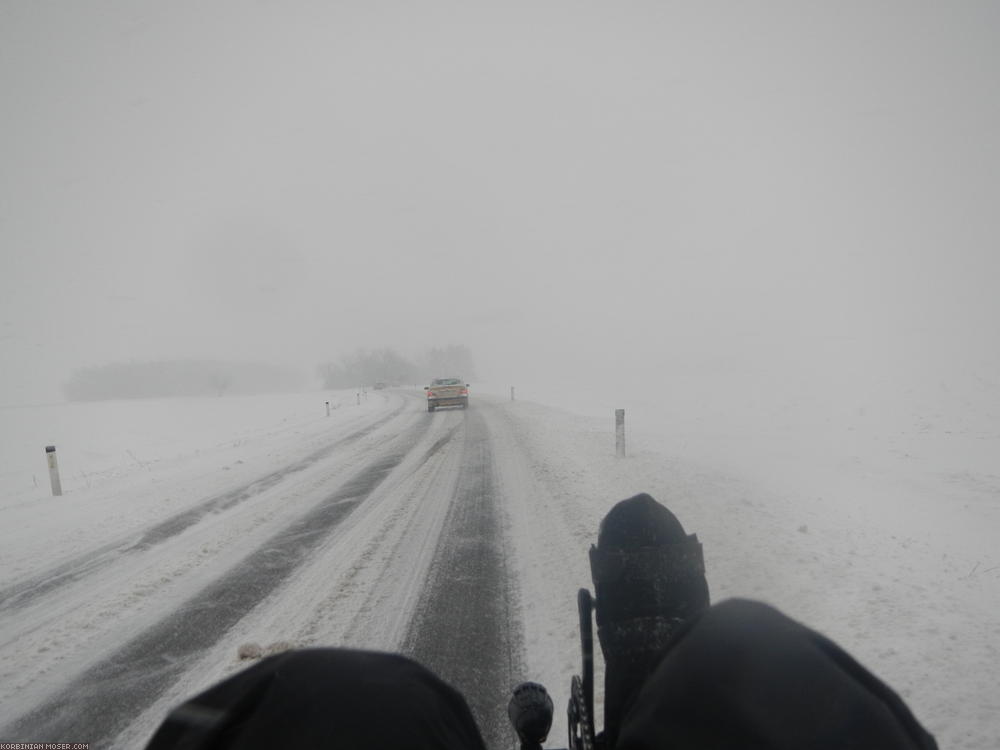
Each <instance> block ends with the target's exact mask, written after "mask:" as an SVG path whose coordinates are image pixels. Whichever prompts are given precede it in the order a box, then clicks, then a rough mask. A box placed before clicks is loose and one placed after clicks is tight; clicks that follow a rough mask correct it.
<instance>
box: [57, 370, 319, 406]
mask: <svg viewBox="0 0 1000 750" xmlns="http://www.w3.org/2000/svg"><path fill="white" fill-rule="evenodd" d="M302 386H303V378H302V376H301V374H299V373H295V372H293V371H291V370H287V369H285V368H283V367H278V366H276V365H268V364H255V363H232V362H214V361H206V360H167V361H159V362H127V363H118V364H108V365H102V366H99V367H88V368H84V369H82V370H77V371H75V372H74V373H73V374H72V375H71V376H70V378H69V380H68V381H67V382H66V383H65V384H64V385H63V392H64V393H65V395H66V397H67V398H68V399H69V400H70V401H103V400H109V399H128V398H160V397H169V396H222V395H225V394H227V393H241V394H250V393H273V392H281V391H293V390H298V389H300V388H301V387H302Z"/></svg>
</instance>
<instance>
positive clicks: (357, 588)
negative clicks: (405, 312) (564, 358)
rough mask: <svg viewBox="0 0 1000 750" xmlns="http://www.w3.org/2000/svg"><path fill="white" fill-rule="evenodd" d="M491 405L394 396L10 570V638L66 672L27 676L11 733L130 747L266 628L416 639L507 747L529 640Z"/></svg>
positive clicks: (3, 639)
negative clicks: (266, 468)
mask: <svg viewBox="0 0 1000 750" xmlns="http://www.w3.org/2000/svg"><path fill="white" fill-rule="evenodd" d="M490 411H491V409H490V407H488V406H486V405H477V407H476V408H473V409H470V410H468V411H461V410H450V411H442V412H440V413H436V414H427V413H426V412H425V411H423V409H422V403H421V402H420V400H419V398H418V397H414V396H411V395H396V396H395V397H394V398H393V401H392V404H391V405H390V404H387V407H386V409H385V410H384V411H382V412H377V413H376V414H375V415H374V417H373V419H372V421H371V422H370V423H369V424H366V425H365V426H363V427H362V428H360V429H356V430H354V431H353V432H351V433H349V434H347V435H345V436H342V437H337V438H336V439H334V440H332V441H330V442H329V443H327V444H324V445H322V446H321V447H319V448H317V449H315V450H313V451H312V452H311V453H309V455H307V456H306V457H305V458H302V459H300V460H297V461H295V462H293V463H290V464H288V465H286V466H284V467H281V468H279V469H276V470H274V471H272V472H269V473H268V474H266V475H264V476H261V477H259V478H255V479H254V480H253V481H251V482H249V483H246V484H241V485H239V486H236V487H233V488H231V489H228V490H226V491H224V492H222V493H219V494H216V495H213V496H210V497H206V498H204V499H203V500H202V501H200V502H197V503H194V504H193V505H192V506H191V507H189V508H185V509H184V510H182V511H181V512H178V513H175V514H173V515H170V516H168V517H164V518H158V519H155V520H153V521H152V522H151V523H150V524H149V525H148V526H146V527H145V528H143V529H141V530H138V532H137V533H134V534H133V535H132V537H133V538H130V539H125V540H113V541H109V542H106V543H103V544H101V545H99V546H98V547H97V548H95V549H92V550H89V551H86V552H84V553H82V554H79V555H76V556H74V557H73V558H72V559H70V560H68V561H66V562H64V563H61V564H59V565H57V566H55V567H53V568H51V569H47V570H43V571H38V572H35V573H34V574H33V575H31V576H28V577H26V578H24V579H23V580H20V581H16V582H13V583H9V584H8V585H7V586H6V587H5V588H4V589H3V590H2V592H0V614H2V615H3V622H4V625H3V627H2V636H0V653H2V654H5V655H6V654H14V653H22V654H23V653H25V652H26V651H34V652H36V653H37V656H38V659H37V660H36V662H35V663H36V665H38V664H39V663H43V664H45V666H44V667H43V669H42V670H41V671H42V674H45V673H54V674H56V675H58V678H59V681H61V682H62V686H61V687H60V688H58V689H56V690H54V691H51V692H48V693H47V694H44V693H43V691H42V690H37V692H36V686H37V685H38V682H39V681H35V680H31V679H28V677H29V675H19V676H20V677H21V684H20V685H18V686H17V687H16V689H17V691H18V692H21V691H24V697H23V698H22V699H20V700H15V696H14V694H13V693H14V691H12V690H7V691H5V696H4V698H5V703H6V704H7V705H8V707H10V706H11V705H12V704H13V705H18V704H20V706H22V707H23V708H22V710H21V711H19V712H18V714H19V716H18V717H17V718H16V719H15V720H14V722H13V723H11V724H10V725H8V726H6V727H4V728H3V729H2V736H3V737H5V738H13V737H20V738H24V739H30V740H31V741H53V742H55V741H60V742H62V741H87V742H91V743H92V746H94V747H108V746H111V745H113V744H119V745H122V746H127V745H130V744H133V743H134V742H135V741H136V740H137V738H138V736H139V735H142V734H143V733H146V732H148V725H149V722H151V721H152V722H154V723H155V717H156V716H157V715H160V716H162V714H163V712H164V711H165V710H166V708H167V706H169V705H171V704H173V703H176V701H177V700H178V698H179V696H180V695H182V694H188V693H191V692H194V691H196V690H197V689H199V688H200V687H203V686H204V685H206V684H207V681H206V679H205V674H206V672H207V673H209V674H211V673H212V670H211V668H210V667H207V666H206V662H211V661H214V660H216V659H217V653H218V652H219V651H222V652H225V651H228V652H230V654H231V656H234V655H235V654H236V650H237V647H238V646H239V645H240V644H242V643H244V642H245V640H246V641H249V640H252V639H253V633H254V632H255V631H257V632H261V631H269V632H280V633H281V637H280V639H275V640H277V641H280V642H281V643H280V645H277V646H274V645H271V649H272V650H273V649H274V648H283V647H286V646H287V645H300V644H301V645H305V644H309V645H313V644H354V645H358V646H364V647H366V648H379V649H386V650H396V649H399V650H402V651H403V652H404V653H410V654H413V655H414V656H416V657H417V658H418V659H420V660H421V661H422V662H424V663H426V664H428V665H430V666H431V667H432V668H433V669H435V670H436V671H438V672H439V673H440V674H442V675H443V676H444V677H446V679H448V680H449V681H451V682H452V683H453V684H455V685H456V686H457V687H459V689H461V690H462V691H463V693H465V694H466V695H467V696H468V698H469V701H470V704H471V705H472V707H473V710H474V712H475V713H476V714H477V718H478V719H479V721H480V725H481V727H482V728H483V731H484V734H485V735H487V737H488V739H489V741H490V744H491V746H494V747H499V746H503V744H504V743H509V730H508V729H507V727H506V726H505V724H504V723H503V722H502V721H501V720H502V719H503V718H504V716H505V707H506V700H507V698H508V696H509V689H510V686H511V684H513V682H514V681H516V679H517V673H518V672H519V665H520V662H521V654H520V643H519V636H518V630H517V628H516V626H515V625H513V624H511V623H510V622H509V613H510V612H511V611H512V604H513V597H514V596H515V594H514V593H513V592H512V591H511V577H510V576H509V574H508V571H507V570H506V557H507V551H506V548H507V542H506V539H505V528H506V525H507V524H506V522H505V520H504V516H503V510H502V508H501V507H500V506H499V504H498V493H497V491H496V488H495V482H494V473H495V472H494V460H495V456H494V451H493V450H492V447H491V437H490V434H491V433H490V431H489V429H488V427H487V422H488V421H489V414H490ZM494 418H495V417H494ZM442 532H443V533H442ZM193 589H197V590H196V591H194V593H189V592H191V591H192V590H193ZM275 623H280V627H279V628H278V629H277V630H275V629H274V627H273V624H275ZM241 633H246V634H247V638H246V639H244V637H243V636H242V635H237V634H241ZM81 634H82V637H81ZM69 641H72V645H69V644H68V643H67V646H63V643H64V642H69ZM53 644H55V645H57V646H59V648H53ZM267 646H268V644H267V643H265V644H264V647H265V648H267ZM47 654H49V656H46V655H47ZM469 654H476V655H477V659H476V661H475V662H473V661H472V660H470V659H469V658H468V655H469ZM229 661H230V662H232V661H233V660H232V658H230V659H229ZM10 677H12V678H14V679H15V680H16V679H17V677H18V676H17V675H10ZM42 682H44V686H50V685H51V684H52V680H46V681H42ZM7 715H8V716H10V715H11V714H10V713H8V714H7ZM67 738H70V739H67ZM73 738H75V739H73ZM116 738H117V740H116Z"/></svg>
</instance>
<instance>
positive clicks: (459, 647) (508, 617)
mask: <svg viewBox="0 0 1000 750" xmlns="http://www.w3.org/2000/svg"><path fill="white" fill-rule="evenodd" d="M494 460H495V458H494V455H493V450H492V445H491V441H490V438H489V432H488V431H487V429H486V422H485V418H484V417H483V415H482V414H481V413H480V412H479V409H478V408H477V409H471V410H469V411H467V412H465V441H464V445H463V457H462V466H461V469H460V474H459V479H458V486H457V490H456V493H455V496H454V497H453V499H452V503H451V508H450V509H449V511H448V515H447V517H446V518H445V522H444V528H443V530H442V532H441V536H440V541H439V543H438V547H437V550H436V552H435V558H434V561H433V563H432V564H431V570H430V577H429V580H428V581H427V583H426V585H425V588H424V590H423V592H422V595H421V597H420V604H419V605H418V606H417V609H416V612H415V614H414V617H413V620H412V621H411V624H410V627H409V630H408V632H407V635H406V637H405V638H404V640H403V644H402V651H403V652H404V653H406V654H408V655H409V656H412V657H413V658H415V659H416V660H417V661H419V662H421V663H422V664H424V665H426V666H428V667H429V668H430V669H432V670H433V671H434V672H436V673H437V674H438V675H440V676H441V677H442V678H443V679H445V680H447V681H448V682H449V683H451V684H452V685H454V686H455V687H456V688H457V689H458V690H459V691H460V692H461V693H462V694H463V695H464V696H465V698H466V700H467V701H468V703H469V707H470V708H471V709H472V713H473V715H474V716H475V718H476V722H477V724H478V725H479V728H480V730H481V731H482V733H483V738H484V740H485V741H486V744H487V746H488V747H491V748H500V747H510V746H511V744H512V739H513V734H512V731H511V729H510V727H509V726H508V724H507V718H506V717H507V702H508V700H509V698H510V690H511V688H512V687H513V685H514V684H515V683H516V682H517V681H518V675H519V674H520V672H521V638H520V632H519V629H518V627H517V626H516V625H515V624H514V622H513V613H514V612H515V611H516V607H515V602H516V596H515V594H514V592H513V590H512V588H511V586H512V584H511V580H512V577H511V575H510V573H509V571H508V560H507V554H508V551H507V541H506V538H505V537H506V534H505V523H504V515H503V510H502V508H501V503H502V502H503V498H502V497H500V496H499V494H498V493H497V491H496V482H495V478H494V467H493V462H494Z"/></svg>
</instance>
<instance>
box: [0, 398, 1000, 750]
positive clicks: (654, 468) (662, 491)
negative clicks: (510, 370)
mask: <svg viewBox="0 0 1000 750" xmlns="http://www.w3.org/2000/svg"><path fill="white" fill-rule="evenodd" d="M476 393H477V396H476V398H475V400H474V403H473V405H472V407H471V408H470V409H469V410H468V411H461V410H442V411H440V412H437V413H435V414H428V413H427V412H426V409H425V408H424V405H423V396H422V394H421V393H420V392H419V391H416V392H412V391H403V390H399V391H397V390H389V391H378V392H372V393H370V394H368V397H367V398H359V397H358V395H357V394H356V393H354V392H333V393H323V394H276V395H272V396H259V397H248V398H245V399H237V398H233V399H228V398H227V399H190V400H183V399H171V400H152V401H147V402H106V403H95V404H70V405H51V406H48V407H37V408H25V409H23V410H7V411H6V412H4V413H3V414H2V416H3V418H4V421H3V423H2V425H0V426H2V427H3V428H4V429H3V430H2V431H0V449H2V455H3V456H4V457H5V461H6V462H7V463H6V464H5V466H4V471H3V472H2V473H0V480H2V481H0V741H2V742H18V741H22V742H35V741H43V740H53V741H57V742H90V743H91V747H93V748H107V747H117V748H134V747H142V746H143V744H144V743H145V742H146V740H147V739H148V737H149V736H150V734H151V733H152V731H153V730H154V729H155V727H156V726H157V725H158V724H159V722H160V721H162V719H163V717H164V716H165V715H166V713H167V712H168V711H169V710H170V709H171V708H172V707H173V706H175V705H176V704H178V703H180V702H181V701H183V700H184V699H186V698H187V697H190V696H191V695H194V694H195V693H197V692H199V691H201V690H203V689H205V688H207V687H208V686H210V685H211V684H213V683H214V682H216V681H217V680H219V679H222V678H224V677H226V676H228V675H230V674H233V673H235V672H236V671H238V670H240V669H242V668H243V667H245V666H246V665H247V664H248V663H249V662H248V661H246V660H241V659H240V658H239V656H238V651H239V650H240V648H241V647H244V649H249V650H251V651H254V650H256V651H257V652H258V653H268V652H272V651H276V650H281V649H285V648H288V647H308V646H347V647H355V648H368V649H380V650H391V651H403V652H404V653H409V654H411V655H413V656H415V657H416V658H418V659H419V660H420V661H422V662H424V663H426V664H428V665H429V666H430V667H431V668H433V669H434V670H435V671H437V672H439V673H440V674H441V675H442V676H444V677H445V678H446V679H447V680H449V681H450V682H452V683H454V684H455V685H456V686H457V687H458V688H459V689H460V690H462V692H463V693H464V694H465V695H466V696H467V698H468V700H469V703H470V705H471V707H472V709H473V711H474V712H475V714H476V716H477V720H478V722H479V724H480V727H481V728H482V730H483V733H484V734H485V735H486V737H487V739H488V741H489V742H490V745H491V747H493V748H509V747H512V746H513V743H512V739H513V738H512V737H511V735H510V733H509V732H508V729H507V727H506V722H505V704H506V700H507V696H508V691H509V690H510V688H511V687H512V686H513V684H514V683H516V682H519V681H521V680H536V681H541V682H543V683H544V684H545V685H546V686H547V687H548V688H549V690H550V692H551V693H552V694H553V699H554V701H555V704H556V715H555V726H554V727H553V730H552V732H551V733H550V740H551V742H550V744H552V745H559V744H561V743H563V742H564V741H565V739H564V738H565V734H564V732H565V718H564V706H565V701H566V693H567V687H568V685H569V679H570V676H571V675H572V674H573V672H575V671H577V669H578V666H579V664H578V662H579V640H578V633H577V615H576V591H577V589H578V588H579V587H581V586H589V583H590V575H589V568H588V564H587V549H588V547H589V545H590V544H591V543H592V542H593V541H594V540H595V537H596V533H597V529H598V525H599V523H600V520H601V518H602V517H603V515H604V514H605V513H606V512H607V510H608V508H609V507H610V506H611V504H612V503H613V502H614V501H616V500H619V499H622V498H625V497H628V496H629V495H632V494H634V493H636V492H642V491H646V492H650V493H651V494H653V495H654V496H655V497H657V498H658V499H660V500H661V501H663V502H664V503H666V504H667V505H668V507H670V508H671V509H672V510H674V512H676V513H677V514H678V516H679V517H680V518H681V519H682V520H683V522H684V524H685V527H686V528H688V529H689V530H690V531H695V532H697V533H698V535H699V538H700V539H701V540H702V541H703V543H704V545H705V558H706V566H707V569H708V578H709V586H710V589H711V592H712V597H713V600H714V601H720V600H722V599H725V598H727V597H734V596H742V597H750V598H755V599H760V600H763V601H766V602H768V603H771V604H773V605H775V606H778V607H779V608H781V609H783V610H784V611H785V612H786V613H787V614H789V615H790V616H792V617H794V618H796V619H799V620H801V621H803V622H805V623H807V624H809V625H811V626H813V627H815V628H817V629H819V630H820V631H821V632H823V633H824V634H826V635H828V636H830V637H832V638H833V639H834V640H836V641H837V642H839V643H840V644H841V645H843V646H844V647H845V648H846V649H847V650H848V651H850V652H851V653H852V654H853V655H854V656H856V657H857V658H858V659H859V660H860V661H861V662H862V663H864V664H865V665H866V666H868V667H869V668H871V669H872V670H873V671H874V672H875V673H876V674H877V675H878V676H879V677H881V678H883V679H884V680H885V681H887V682H888V683H889V684H890V685H892V686H893V687H894V688H895V689H896V690H897V691H898V692H899V693H900V694H901V695H902V697H903V698H904V699H905V700H906V701H907V703H909V704H910V706H911V708H913V710H914V712H915V713H916V714H917V716H918V717H919V718H920V719H921V720H922V721H923V722H924V723H925V724H926V726H927V727H928V729H930V730H931V731H932V732H934V733H935V734H936V735H937V737H938V741H939V743H940V745H941V746H942V747H961V748H964V749H965V750H988V749H992V748H995V747H997V746H998V744H997V743H998V740H1000V724H998V722H997V720H996V717H997V716H998V713H997V711H998V706H1000V690H998V688H997V683H996V679H995V676H994V675H993V671H992V670H990V669H989V668H987V667H984V665H990V664H993V663H994V662H995V661H996V658H997V648H996V646H995V643H996V635H997V633H1000V625H998V620H997V613H998V612H1000V587H998V586H997V581H998V580H1000V578H998V576H1000V559H998V558H997V554H996V547H995V530H996V528H998V526H997V524H998V522H1000V502H998V499H1000V478H998V477H997V476H996V473H995V469H994V468H993V467H994V464H995V461H994V458H993V457H994V456H995V455H996V450H995V448H996V445H997V441H998V438H997V436H995V435H994V434H993V433H990V432H983V431H982V430H981V429H979V428H978V427H976V425H971V426H966V428H964V432H959V431H956V432H955V433H954V434H951V435H947V436H945V437H942V436H939V435H927V434H926V433H925V432H924V431H922V430H919V429H918V430H916V431H913V432H908V433H900V434H899V435H889V436H886V435H885V434H883V433H878V432H875V433H872V435H871V436H870V438H876V437H877V438H879V442H878V443H876V442H875V441H874V439H869V440H868V441H867V442H866V438H865V435H864V434H858V432H855V431H849V430H844V431H835V430H832V429H831V428H829V427H828V428H822V429H821V428H820V427H816V426H812V427H809V428H808V429H803V427H802V426H801V425H799V424H797V423H791V424H788V425H784V426H781V425H778V424H777V423H775V422H773V421H772V422H769V423H768V427H769V430H770V431H767V430H763V431H762V430H760V429H757V428H756V427H754V428H753V429H747V430H745V431H739V430H735V428H734V430H733V431H732V432H730V433H726V432H720V433H711V434H707V433H706V436H705V442H706V446H705V450H704V451H702V450H701V449H700V448H699V445H698V443H697V439H698V438H699V436H701V435H702V432H699V430H703V428H702V427H700V426H699V425H700V424H701V423H700V422H698V421H697V420H696V421H693V422H688V423H683V422H680V421H678V420H677V419H676V418H670V419H668V418H667V417H664V416H661V413H660V412H657V411H655V405H651V406H649V407H647V408H646V409H640V408H636V409H635V414H636V423H640V422H641V421H643V422H645V425H646V427H645V429H643V428H642V427H641V425H640V424H637V426H636V427H635V428H634V430H635V431H634V432H633V433H632V434H631V437H630V440H631V442H630V444H629V445H630V454H629V456H628V457H627V458H625V459H618V458H616V457H615V451H614V435H613V424H612V420H611V412H610V411H607V412H606V416H604V417H602V416H585V415H584V413H585V410H590V406H589V403H590V401H588V400H585V399H583V398H580V407H579V411H562V410H560V409H558V408H552V407H551V406H548V405H544V404H540V403H533V402H528V401H522V400H519V401H517V402H512V401H510V400H509V399H507V398H505V397H503V396H502V395H498V396H494V397H490V396H489V395H487V394H485V393H480V392H479V391H477V392H476ZM500 393H501V394H502V391H501V392H500ZM326 399H329V400H330V402H331V413H330V415H329V416H327V414H326V413H325V409H324V408H323V403H324V400H326ZM779 427H780V428H781V429H778V428H779ZM974 427H975V428H976V429H973V428H974ZM803 434H805V435H808V436H810V439H808V440H805V439H801V436H802V435H803ZM748 436H752V440H751V439H749V438H748ZM845 436H848V437H845ZM890 438H891V439H890ZM883 439H884V440H885V441H886V444H885V446H882V445H881V440H883ZM49 441H52V442H57V443H59V446H60V451H61V455H62V456H63V460H64V462H65V463H64V467H65V468H64V476H63V479H64V482H63V484H64V488H65V489H66V494H65V495H64V496H62V497H52V496H51V494H50V493H48V492H47V491H46V490H47V488H45V487H42V486H39V483H38V482H37V481H33V476H32V473H33V472H34V471H36V470H37V469H34V468H32V467H33V466H35V465H36V464H33V463H32V461H39V459H42V458H43V454H42V451H41V449H40V448H39V446H45V445H46V444H48V442H49ZM25 446H27V447H25ZM28 449H30V451H28ZM26 451H27V452H30V453H31V455H27V453H26ZM22 454H24V455H23V457H22ZM914 456H920V457H921V460H920V461H916V460H915V459H914V458H913V457H914ZM43 465H44V464H43ZM746 466H750V467H755V468H754V470H753V471H750V470H747V469H745V468H741V467H746ZM597 662H598V663H597V664H596V665H595V666H596V668H597V671H598V674H597V684H600V681H601V673H600V670H601V666H602V665H601V663H600V659H598V660H597ZM595 698H596V699H597V706H596V707H595V708H596V713H597V715H598V717H600V715H601V706H600V699H601V695H600V691H598V694H597V695H596V696H595Z"/></svg>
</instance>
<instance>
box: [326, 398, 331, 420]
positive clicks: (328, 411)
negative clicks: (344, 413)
mask: <svg viewBox="0 0 1000 750" xmlns="http://www.w3.org/2000/svg"><path fill="white" fill-rule="evenodd" d="M326 416H328V417H329V416H330V402H329V401H327V402H326Z"/></svg>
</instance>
